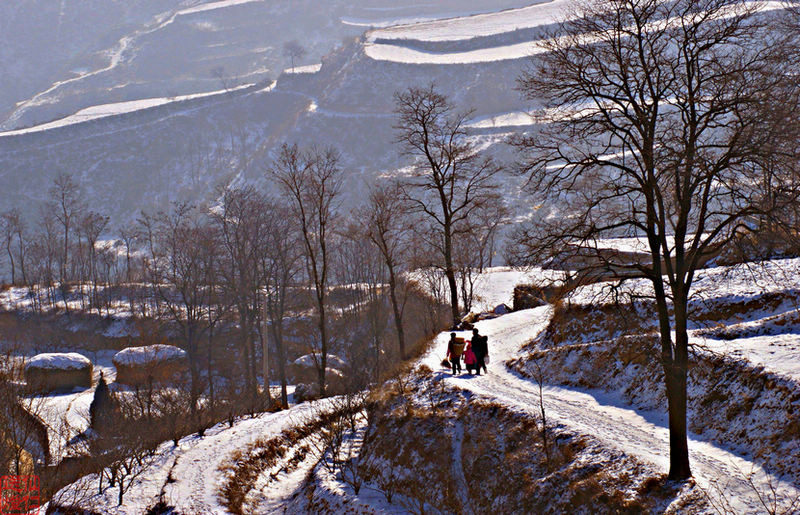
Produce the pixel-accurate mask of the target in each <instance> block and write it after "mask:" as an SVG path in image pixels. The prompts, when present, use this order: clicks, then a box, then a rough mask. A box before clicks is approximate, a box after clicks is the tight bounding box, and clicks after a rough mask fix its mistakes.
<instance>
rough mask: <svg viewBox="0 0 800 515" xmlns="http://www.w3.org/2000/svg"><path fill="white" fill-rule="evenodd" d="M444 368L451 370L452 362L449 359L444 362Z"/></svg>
mask: <svg viewBox="0 0 800 515" xmlns="http://www.w3.org/2000/svg"><path fill="white" fill-rule="evenodd" d="M442 366H443V367H445V368H450V367H451V366H452V365H451V364H450V360H449V359H447V358H444V359H443V360H442Z"/></svg>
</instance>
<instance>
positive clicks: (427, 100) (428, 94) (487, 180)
mask: <svg viewBox="0 0 800 515" xmlns="http://www.w3.org/2000/svg"><path fill="white" fill-rule="evenodd" d="M395 104H396V112H397V115H398V121H397V124H396V126H395V129H396V130H397V131H398V141H399V142H400V144H401V145H402V146H403V150H404V151H405V152H406V153H407V154H408V155H410V156H412V157H415V158H417V162H416V166H415V167H414V170H413V173H412V174H411V176H410V177H408V178H407V179H406V180H405V181H404V182H403V183H402V185H403V194H404V197H405V198H406V199H407V200H408V201H409V203H410V205H411V208H412V210H414V211H416V212H418V213H421V214H423V215H424V217H425V219H426V220H427V221H428V222H430V228H431V230H430V234H429V236H430V237H429V242H430V243H431V244H432V246H433V247H434V248H436V249H437V250H438V253H439V254H440V256H441V261H440V266H441V268H442V269H443V270H444V273H445V275H446V276H447V281H448V284H449V286H450V305H451V310H452V315H453V325H457V324H458V323H459V320H460V311H459V302H458V286H457V284H456V272H455V265H454V254H453V251H454V244H455V242H454V240H455V239H456V238H458V237H459V236H461V235H463V234H468V233H470V231H471V230H472V224H473V223H474V221H475V217H474V214H475V213H477V212H478V211H480V210H482V209H485V208H486V207H487V205H490V204H492V203H499V202H501V201H502V199H501V197H500V195H499V194H498V192H497V183H496V182H495V177H496V176H497V174H498V173H500V171H501V167H500V166H499V165H498V164H496V163H495V162H494V161H492V160H491V159H489V158H484V157H482V156H481V154H480V152H479V150H478V148H477V147H476V146H475V144H474V142H472V141H471V140H470V139H469V138H468V137H467V132H466V129H465V127H464V125H465V122H466V121H467V119H469V117H470V116H471V114H472V113H471V112H469V111H467V112H457V111H456V109H455V107H454V106H453V105H452V104H451V103H450V101H449V100H448V99H447V98H446V97H445V96H443V95H442V94H440V93H438V92H437V91H436V89H435V87H434V85H430V86H428V87H425V88H410V89H408V90H406V91H403V92H400V93H397V94H395Z"/></svg>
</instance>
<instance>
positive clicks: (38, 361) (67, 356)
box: [25, 352, 92, 370]
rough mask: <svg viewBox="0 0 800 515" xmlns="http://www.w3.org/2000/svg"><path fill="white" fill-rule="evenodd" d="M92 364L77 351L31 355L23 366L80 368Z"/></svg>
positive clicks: (60, 368) (64, 368) (63, 368)
mask: <svg viewBox="0 0 800 515" xmlns="http://www.w3.org/2000/svg"><path fill="white" fill-rule="evenodd" d="M90 366H92V362H91V361H90V360H89V358H87V357H86V356H84V355H83V354H78V353H77V352H46V353H44V354H37V355H36V356H34V357H32V358H31V359H30V360H29V361H28V363H27V364H26V365H25V368H26V369H27V368H28V367H30V368H46V369H52V370H80V369H82V368H86V367H90Z"/></svg>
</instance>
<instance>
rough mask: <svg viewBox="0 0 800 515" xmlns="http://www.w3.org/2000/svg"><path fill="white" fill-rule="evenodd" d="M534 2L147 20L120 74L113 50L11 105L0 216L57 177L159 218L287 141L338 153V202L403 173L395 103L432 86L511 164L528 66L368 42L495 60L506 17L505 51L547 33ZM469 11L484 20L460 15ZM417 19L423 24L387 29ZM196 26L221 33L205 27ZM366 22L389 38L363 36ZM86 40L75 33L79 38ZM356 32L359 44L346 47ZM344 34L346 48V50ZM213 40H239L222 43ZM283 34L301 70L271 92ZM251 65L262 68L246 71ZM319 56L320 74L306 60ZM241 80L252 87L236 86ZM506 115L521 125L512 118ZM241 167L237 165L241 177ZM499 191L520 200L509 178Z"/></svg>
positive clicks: (116, 213) (202, 7) (187, 14)
mask: <svg viewBox="0 0 800 515" xmlns="http://www.w3.org/2000/svg"><path fill="white" fill-rule="evenodd" d="M532 3H533V2H524V1H512V0H507V1H502V2H486V1H480V0H472V1H470V2H443V3H437V4H436V5H433V4H431V5H427V4H426V5H419V4H409V5H403V4H400V5H396V4H395V3H393V4H392V5H391V6H389V5H388V4H387V3H385V2H382V1H380V0H371V1H369V2H368V1H366V0H365V1H364V2H358V3H355V4H353V3H349V2H347V3H345V2H332V3H330V4H326V6H327V7H326V9H330V12H327V13H326V12H324V9H323V11H322V12H319V16H320V18H314V17H311V18H308V19H306V18H304V19H303V20H302V22H299V21H297V20H296V18H297V17H298V16H299V14H298V13H299V12H300V11H302V10H303V9H304V7H303V5H304V4H303V3H294V2H293V3H291V4H287V5H291V7H286V6H284V7H278V6H277V5H273V4H272V3H270V2H262V1H253V2H214V3H207V4H197V5H192V6H188V5H183V4H182V5H181V6H179V7H173V8H172V10H166V11H165V12H161V13H158V14H153V15H152V16H153V18H152V19H150V20H149V21H145V22H142V23H144V27H143V28H139V29H136V30H133V31H132V32H131V33H128V35H127V36H125V35H120V37H121V38H123V39H121V40H120V41H123V40H124V42H125V44H126V45H129V47H128V49H127V50H120V51H119V52H118V53H117V54H114V55H118V57H117V59H118V62H116V61H114V57H113V55H112V54H113V52H111V53H104V51H101V50H97V53H96V54H95V55H96V60H97V61H98V64H97V65H96V66H95V67H91V66H85V67H84V68H85V70H84V71H81V72H79V73H77V72H76V73H75V74H72V75H70V76H69V77H66V78H63V79H60V80H54V82H52V83H50V85H49V86H42V87H41V88H40V89H39V90H38V91H36V92H33V91H31V92H29V93H26V94H24V95H23V94H21V93H20V94H18V95H17V96H16V97H15V98H14V99H13V102H16V103H17V107H15V108H14V109H13V113H12V114H10V115H9V116H8V118H7V121H6V123H5V124H4V125H3V126H4V127H5V128H6V129H7V131H6V132H5V133H0V134H5V135H4V136H3V137H0V170H1V171H0V177H1V178H2V180H3V181H4V184H5V185H6V187H7V188H8V189H9V190H10V191H14V192H15V196H14V197H8V196H6V197H3V198H2V199H0V209H4V208H7V207H10V206H11V205H20V206H21V207H22V208H23V209H30V211H31V213H33V212H35V202H30V201H35V200H39V199H41V198H42V197H43V196H44V194H45V193H46V188H42V187H41V185H42V184H47V183H48V182H49V181H50V180H52V178H53V177H55V176H56V175H57V174H58V173H61V172H67V173H71V174H74V175H76V177H78V178H79V179H80V180H81V182H83V184H84V185H86V190H87V193H88V194H89V195H91V196H92V197H93V198H94V199H96V202H97V204H96V205H95V206H94V207H95V208H96V209H100V210H105V211H108V212H109V214H111V215H112V217H113V219H114V220H121V221H124V220H126V219H129V218H131V217H132V216H135V213H137V212H138V211H139V210H140V209H142V208H145V209H153V208H156V207H163V206H164V205H165V204H166V203H167V202H168V201H171V200H176V199H179V198H191V199H193V200H197V198H198V197H202V196H204V195H208V194H209V192H210V191H211V190H213V188H214V186H216V185H217V184H219V183H221V182H225V181H227V180H230V179H231V178H232V177H235V176H237V175H241V176H243V177H245V178H247V179H249V180H256V181H258V180H260V179H261V178H262V176H263V170H264V167H265V166H266V165H267V164H268V162H269V160H270V158H271V156H272V151H273V149H274V148H275V147H276V146H277V145H279V144H280V143H282V142H284V141H303V142H307V143H311V142H314V143H317V144H321V145H325V144H333V145H335V146H336V147H337V148H339V150H340V151H341V152H342V154H343V157H344V163H343V164H344V165H345V167H346V168H347V169H348V170H349V171H350V172H351V174H350V176H351V182H350V184H349V186H350V187H349V188H347V190H348V191H349V192H351V198H350V199H349V200H348V201H347V202H346V203H345V204H346V205H349V204H352V203H354V202H355V201H356V199H359V198H362V195H361V194H360V192H361V191H363V187H364V186H365V184H366V183H369V182H370V181H371V180H373V178H374V177H376V176H378V175H379V174H382V173H385V172H387V171H388V172H391V171H393V170H396V169H400V168H403V167H404V166H407V165H408V161H407V158H405V157H402V156H400V155H399V152H398V149H397V148H396V145H395V143H394V138H395V134H394V132H393V130H392V125H393V123H394V114H393V110H394V103H393V94H394V93H395V92H396V91H398V90H400V89H403V88H405V87H408V86H411V85H420V84H426V83H429V82H432V81H435V82H436V83H437V86H438V87H439V88H440V89H441V90H442V92H443V93H445V94H447V95H449V96H450V97H451V98H452V100H453V101H454V103H455V104H456V105H458V106H460V107H462V108H464V109H470V108H474V109H476V112H475V123H474V124H472V125H471V131H472V132H473V133H474V134H475V135H476V136H477V137H479V138H482V139H484V140H485V145H486V146H488V147H489V148H490V151H494V152H501V153H507V152H508V150H507V149H505V148H504V146H503V145H498V143H501V142H502V141H503V140H504V138H505V134H507V133H508V132H509V131H510V130H512V129H513V128H514V126H518V125H519V124H520V123H523V124H525V123H530V121H529V120H528V121H526V120H525V119H524V116H525V115H524V113H525V112H526V111H528V109H529V108H530V107H531V106H530V105H528V103H527V102H524V101H523V100H522V99H521V98H520V96H519V94H518V93H517V92H516V91H515V90H514V84H515V80H516V77H517V76H518V75H519V73H520V70H521V69H522V67H523V66H524V64H525V55H522V54H520V55H515V56H514V59H508V57H509V56H505V55H497V56H495V57H492V58H491V59H488V60H482V61H483V62H480V63H464V64H447V65H432V64H404V63H397V62H390V61H385V60H376V59H374V58H373V57H371V55H372V53H373V51H374V50H375V48H378V47H381V46H382V45H383V44H379V43H377V42H378V41H392V42H394V43H396V44H397V45H400V46H397V45H395V44H389V45H383V46H389V47H391V48H393V49H401V50H402V49H403V48H409V47H406V46H404V45H406V42H407V41H409V40H407V39H397V38H407V37H415V38H421V39H420V40H419V43H426V44H431V45H449V46H447V47H446V48H447V49H451V47H452V46H453V45H455V46H456V47H457V48H462V49H467V50H469V49H471V50H470V51H478V52H482V51H484V50H485V49H488V50H491V49H492V48H495V47H496V45H497V41H502V40H504V38H508V37H509V33H508V32H507V31H508V30H509V29H512V24H514V23H515V21H514V20H515V19H516V18H521V22H520V23H521V24H522V26H524V27H526V28H524V29H522V30H521V31H517V30H516V29H512V30H511V34H512V35H513V36H511V37H513V38H520V37H521V38H523V39H522V40H518V41H516V42H515V44H520V45H526V44H528V43H526V41H529V40H530V39H531V38H535V37H536V35H535V34H534V33H531V32H530V30H532V29H531V27H533V29H535V28H536V27H535V26H538V25H540V24H545V22H546V20H548V19H549V17H550V16H554V14H553V13H554V12H555V11H556V10H557V9H556V7H557V4H558V2H556V3H551V2H545V3H542V4H538V3H536V4H534V5H530V4H532ZM301 4H303V5H301ZM384 4H385V5H384ZM281 5H283V4H281ZM67 7H68V5H67ZM2 8H6V7H2ZM520 8H521V10H519V11H518V10H515V9H520ZM153 9H155V7H153ZM508 9H511V10H508ZM155 10H157V9H155ZM312 11H315V10H312ZM493 12H494V14H492V13H493ZM473 13H484V14H480V15H478V16H469V15H470V14H473ZM15 16H18V17H23V16H26V15H25V14H24V13H23V12H20V13H17V14H15ZM448 17H449V18H448ZM0 18H2V16H0ZM322 18H324V19H325V21H324V23H323V22H322V21H321V20H322ZM419 18H423V19H425V20H428V22H426V23H422V24H418V25H414V24H412V25H404V26H397V23H400V22H408V21H409V20H410V19H419ZM441 18H447V19H444V20H442V19H441ZM339 19H342V20H346V21H347V23H344V22H342V21H339V22H337V21H336V20H339ZM354 19H358V20H361V22H359V23H362V22H363V24H354V22H353V20H354ZM203 20H205V21H203ZM315 20H316V21H315ZM430 20H438V21H430ZM487 20H488V22H487ZM201 21H203V23H206V22H207V24H210V25H212V26H215V27H217V28H214V29H213V30H211V29H208V27H207V25H203V24H202V23H200V22H201ZM239 22H241V23H239ZM290 22H291V23H290ZM295 22H297V23H295ZM65 23H66V22H65ZM242 23H244V24H245V25H246V26H245V27H243V26H242V25H241V24H242ZM259 23H260V24H266V25H264V26H262V25H259ZM315 23H318V24H320V23H322V24H323V25H324V27H325V29H324V30H321V28H320V26H317V25H314V24H315ZM273 24H278V25H280V26H282V25H281V24H283V25H291V26H292V30H294V31H297V32H293V33H291V34H289V33H284V32H283V31H281V32H280V33H278V32H276V31H270V30H268V27H271V26H274V25H273ZM476 24H477V25H476ZM254 25H255V27H257V28H254V27H253V26H254ZM478 25H479V26H481V27H485V28H484V29H482V30H481V31H480V34H478V35H476V36H475V37H472V38H470V39H463V38H464V37H465V36H466V35H467V34H468V33H469V32H470V31H472V30H473V29H474V27H475V26H478ZM370 26H384V27H387V28H385V29H382V30H384V31H394V32H386V33H384V32H382V31H371V32H370V30H369V27H370ZM204 27H205V28H204ZM265 27H266V28H265ZM207 29H208V30H207ZM120 30H122V29H120ZM442 30H443V31H444V32H443V33H444V34H446V38H447V40H446V41H436V40H435V37H434V36H433V34H434V33H435V32H437V31H442ZM254 31H255V32H254ZM256 33H257V34H258V35H259V36H258V37H256V35H255V34H256ZM91 34H92V31H91V30H89V31H87V35H86V37H87V38H88V37H89V36H90V35H91ZM278 34H280V35H278ZM361 34H365V37H364V39H363V40H359V41H357V40H355V39H352V38H354V37H356V36H359V35H361ZM212 36H213V37H212ZM345 36H347V37H348V38H349V39H347V40H346V42H344V43H343V42H342V38H343V37H345ZM125 38H127V39H125ZM209 38H212V39H213V40H214V41H216V40H220V41H223V40H224V41H226V42H227V41H231V40H232V41H234V42H235V43H225V44H224V45H222V44H221V43H220V44H219V45H222V46H219V45H218V44H217V43H214V42H212V40H211V39H209ZM214 38H216V39H214ZM259 38H261V39H259ZM263 38H266V39H263ZM276 38H280V41H278V40H277V39H276ZM290 38H294V39H298V40H299V41H300V42H301V43H302V44H303V45H305V46H306V47H307V48H309V50H310V52H309V54H308V55H307V56H306V57H305V58H303V59H302V60H301V62H299V63H296V64H299V65H300V66H299V67H298V68H296V69H295V70H294V71H295V72H302V73H284V74H282V75H281V76H280V77H279V78H278V80H277V83H276V84H274V85H271V82H270V81H269V80H266V79H267V78H269V77H273V78H274V77H277V76H278V74H279V73H281V70H284V69H286V68H287V66H288V63H287V62H284V58H283V57H282V56H281V55H280V51H281V49H280V47H281V45H282V42H283V40H284V39H290ZM389 38H394V39H391V40H390V39H389ZM428 40H430V41H428ZM173 47H174V48H180V49H181V52H180V54H179V55H175V56H174V55H173V53H171V52H168V51H166V50H164V49H166V48H173ZM113 48H116V47H114V46H113V45H112V49H113ZM443 48H444V47H443ZM482 49H484V50H482ZM393 51H394V50H393ZM434 51H436V50H435V49H434ZM448 51H449V50H448ZM491 51H494V50H491ZM220 53H221V54H224V56H225V57H224V58H223V57H222V56H220V55H218V54H220ZM104 56H111V57H108V58H105V57H104ZM254 56H258V59H260V60H261V61H259V62H258V63H257V64H253V62H252V61H253V59H256V57H254ZM321 57H322V65H321V66H316V65H312V64H311V63H319V62H320V58H321ZM109 59H110V60H111V62H109ZM176 59H177V61H176ZM264 60H266V61H264ZM262 61H264V62H268V64H263V63H262ZM166 63H168V66H167V64H166ZM270 63H271V64H270ZM307 64H308V66H306V65H307ZM109 67H110V68H109ZM220 67H222V68H224V71H225V76H224V77H223V76H222V75H219V73H218V76H217V77H212V75H211V73H210V70H212V69H213V70H216V72H219V68H220ZM104 68H109V69H107V70H105V69H104ZM140 76H141V77H140ZM171 77H172V78H171ZM30 83H31V84H33V83H35V81H30ZM248 84H256V85H255V86H253V87H250V88H246V87H244V86H246V85H248ZM237 88H242V89H237ZM223 89H227V90H229V91H224V92H223V91H220V90H223ZM98 92H99V93H98ZM34 113H36V114H34ZM508 113H521V114H522V115H521V116H522V117H520V116H519V115H517V114H515V115H513V116H512V118H513V119H512V118H509V115H508ZM12 118H13V119H14V120H16V121H12ZM23 120H27V121H23ZM520 120H521V121H520ZM32 124H33V125H35V126H34V127H30V128H26V126H28V125H32ZM176 150H177V151H176ZM245 156H246V157H247V159H246V160H247V161H248V163H249V164H248V166H247V167H245V166H241V163H242V162H243V161H244V160H245V159H244V157H245ZM508 189H509V192H510V195H509V196H510V197H511V198H513V197H516V195H515V194H514V193H513V192H514V190H515V186H514V181H513V180H511V179H509V184H508Z"/></svg>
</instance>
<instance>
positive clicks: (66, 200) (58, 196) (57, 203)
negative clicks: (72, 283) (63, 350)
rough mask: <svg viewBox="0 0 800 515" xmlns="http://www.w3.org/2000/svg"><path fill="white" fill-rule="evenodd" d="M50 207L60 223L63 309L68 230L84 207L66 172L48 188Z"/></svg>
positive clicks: (67, 260) (73, 182)
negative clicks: (61, 235) (61, 231)
mask: <svg viewBox="0 0 800 515" xmlns="http://www.w3.org/2000/svg"><path fill="white" fill-rule="evenodd" d="M50 209H51V210H52V214H53V216H54V217H55V218H56V220H58V223H60V224H61V227H62V230H63V240H62V241H61V244H62V245H63V247H62V252H61V255H60V256H59V281H60V282H61V292H62V295H63V300H64V309H66V310H69V305H68V304H67V282H68V280H69V277H68V265H69V244H70V231H71V230H73V229H74V227H75V225H76V224H77V220H78V219H79V218H80V216H81V214H82V213H83V211H84V209H85V204H84V201H83V198H82V193H81V190H80V187H79V186H78V183H76V182H75V181H74V180H73V178H72V176H71V175H69V174H67V173H61V174H59V175H58V176H56V178H55V180H54V181H53V185H52V187H51V188H50Z"/></svg>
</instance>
